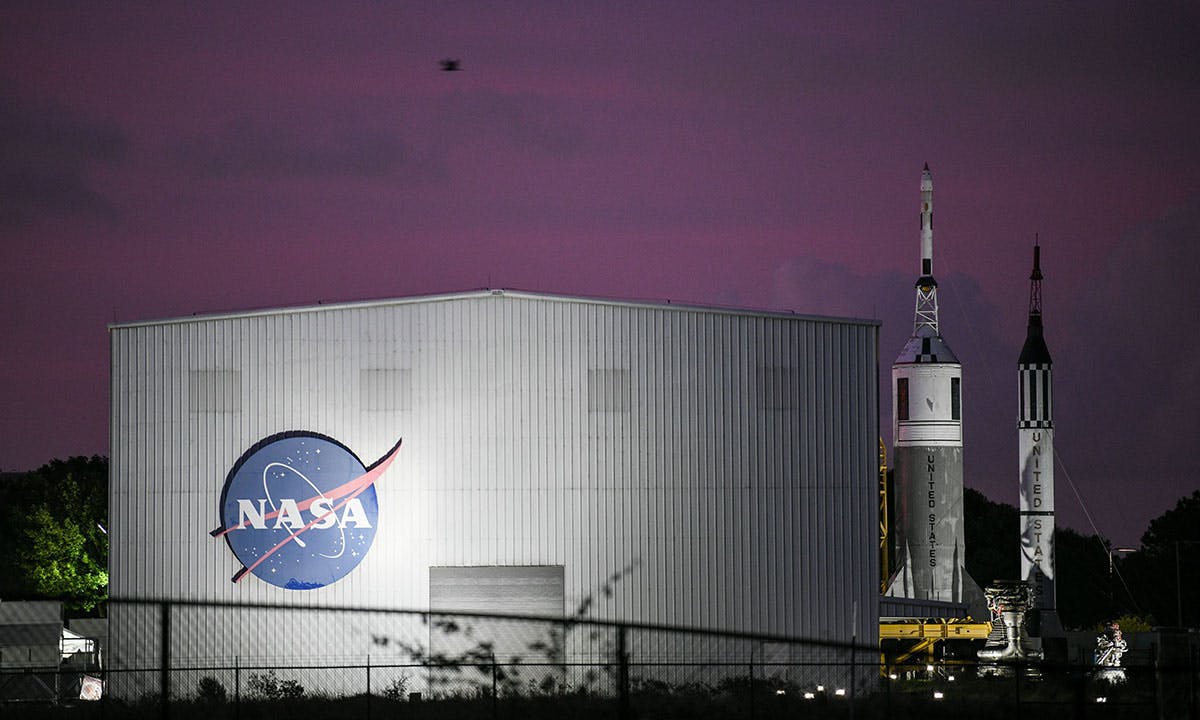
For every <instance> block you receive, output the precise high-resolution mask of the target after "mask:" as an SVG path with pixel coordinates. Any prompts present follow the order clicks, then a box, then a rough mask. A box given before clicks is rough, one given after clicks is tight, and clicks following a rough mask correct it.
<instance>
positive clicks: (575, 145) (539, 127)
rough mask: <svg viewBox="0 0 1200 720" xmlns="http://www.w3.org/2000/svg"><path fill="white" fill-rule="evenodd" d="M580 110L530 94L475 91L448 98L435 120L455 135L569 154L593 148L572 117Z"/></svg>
mask: <svg viewBox="0 0 1200 720" xmlns="http://www.w3.org/2000/svg"><path fill="white" fill-rule="evenodd" d="M585 104H586V103H585ZM584 112H586V108H584V107H582V106H579V107H572V106H571V104H570V103H568V102H565V101H562V100H558V99H554V98H550V97H547V96H544V95H540V94H536V93H520V94H516V93H503V92H496V91H492V90H477V91H474V92H470V93H465V94H463V95H461V96H457V97H455V98H453V99H451V100H448V101H447V102H446V103H445V105H444V107H443V109H442V113H441V117H442V120H441V124H442V125H443V127H447V128H452V129H454V131H455V132H456V133H464V134H467V135H474V134H488V135H494V136H496V137H497V139H500V140H503V141H506V142H508V143H512V144H513V145H515V146H517V147H520V148H524V149H527V150H532V151H535V152H538V153H541V154H543V155H546V156H549V157H553V158H574V157H579V156H583V155H587V154H589V153H591V152H592V151H594V150H595V149H597V143H596V142H595V141H594V140H593V138H592V137H591V136H590V135H589V134H588V132H587V131H585V130H584V127H583V124H582V123H581V122H576V121H575V120H574V119H573V117H574V115H576V114H579V113H584Z"/></svg>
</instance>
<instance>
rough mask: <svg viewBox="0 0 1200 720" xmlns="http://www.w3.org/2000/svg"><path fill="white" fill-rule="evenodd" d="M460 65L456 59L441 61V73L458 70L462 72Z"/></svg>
mask: <svg viewBox="0 0 1200 720" xmlns="http://www.w3.org/2000/svg"><path fill="white" fill-rule="evenodd" d="M461 65H462V63H461V62H460V61H459V60H458V58H454V59H446V60H443V61H442V71H443V72H456V71H458V70H462V67H461Z"/></svg>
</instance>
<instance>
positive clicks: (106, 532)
mask: <svg viewBox="0 0 1200 720" xmlns="http://www.w3.org/2000/svg"><path fill="white" fill-rule="evenodd" d="M96 527H98V528H100V532H102V533H104V534H105V535H107V534H108V531H107V530H105V529H104V526H103V525H101V524H100V523H96Z"/></svg>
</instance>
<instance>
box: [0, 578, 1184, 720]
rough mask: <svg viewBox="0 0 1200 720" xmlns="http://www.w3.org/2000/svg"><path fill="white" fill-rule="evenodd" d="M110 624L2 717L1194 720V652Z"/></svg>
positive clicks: (35, 676)
mask: <svg viewBox="0 0 1200 720" xmlns="http://www.w3.org/2000/svg"><path fill="white" fill-rule="evenodd" d="M109 628H110V629H109V634H110V637H109V639H108V642H107V647H105V648H101V649H100V650H99V651H98V652H97V657H96V658H94V659H95V660H102V662H94V663H92V664H91V665H88V666H83V665H79V664H78V659H76V658H72V659H70V660H69V661H64V663H66V662H70V663H76V664H74V665H72V664H63V663H58V664H50V663H47V664H44V665H42V666H37V667H34V666H33V665H28V664H27V665H25V666H20V667H17V666H6V665H3V664H0V717H3V718H5V720H9V718H11V719H13V720H22V719H23V718H30V719H31V720H33V719H36V720H51V719H52V718H57V717H64V718H68V717H70V718H76V717H77V718H89V719H90V718H105V719H106V718H113V719H118V718H119V719H120V720H136V719H137V718H142V717H145V718H167V719H173V720H180V719H182V718H197V719H203V720H218V719H220V718H232V719H234V720H255V719H257V718H275V719H276V720H277V718H279V717H281V716H283V715H293V714H294V715H303V716H304V717H305V718H306V720H307V719H310V718H311V719H312V720H321V718H324V717H329V718H344V717H354V718H357V719H358V720H363V719H365V720H371V719H373V718H439V719H454V718H480V719H488V720H500V719H506V720H507V719H509V718H514V719H515V718H571V719H572V720H588V719H590V718H614V719H620V720H625V719H626V718H646V719H649V718H697V719H703V718H736V719H740V718H746V719H753V720H760V719H771V718H810V717H811V718H823V717H829V718H834V717H837V718H876V717H878V718H885V717H886V718H905V717H918V716H919V717H921V718H943V717H944V718H959V717H971V718H973V720H986V719H987V718H998V719H999V718H1004V719H1005V720H1010V719H1012V718H1043V717H1044V718H1055V719H1056V720H1063V719H1064V718H1071V717H1076V718H1082V717H1088V718H1109V717H1113V718H1147V719H1151V718H1153V719H1156V720H1157V719H1159V718H1189V717H1190V718H1195V717H1197V677H1196V667H1197V665H1196V658H1195V656H1194V653H1190V654H1188V655H1187V657H1185V658H1183V661H1182V662H1178V663H1174V664H1172V665H1169V666H1168V665H1163V664H1158V665H1151V666H1145V667H1130V668H1124V669H1120V670H1117V671H1112V670H1107V671H1101V670H1098V669H1097V668H1094V667H1092V666H1078V665H1070V666H1067V665H1064V666H1054V665H1048V664H1042V665H1038V666H1030V667H1021V666H1014V665H1003V666H983V665H974V664H958V665H955V664H950V663H939V664H933V665H926V664H905V665H892V664H889V663H887V662H884V661H881V658H880V655H879V652H878V649H877V647H873V646H870V645H850V644H843V643H836V642H829V641H822V640H814V639H800V638H782V637H776V636H766V635H754V634H740V633H731V632H722V631H711V630H698V629H685V628H672V627H660V626H653V625H646V624H635V623H617V622H607V621H599V620H592V619H581V618H575V619H567V620H564V619H561V618H525V617H508V616H492V615H484V614H477V613H475V614H469V613H463V614H433V613H426V612H400V611H388V610H359V609H355V610H345V609H337V608H316V609H314V608H294V607H273V606H265V605H232V604H230V605H220V604H209V603H181V602H170V603H163V602H153V603H151V602H115V601H114V602H113V603H111V604H110V607H109ZM271 638H274V639H275V642H274V643H273V642H272V641H271ZM272 649H274V650H276V651H277V652H271V650H272ZM88 678H95V679H96V681H98V682H103V688H104V692H103V693H102V694H101V695H100V696H99V697H100V699H99V700H98V701H91V702H88V701H83V700H81V699H80V696H81V693H82V692H83V691H84V690H85V687H84V685H85V684H86V683H87V682H88ZM30 687H32V688H34V690H36V692H32V693H31V692H28V690H29V688H30ZM22 693H25V694H24V695H23V696H22Z"/></svg>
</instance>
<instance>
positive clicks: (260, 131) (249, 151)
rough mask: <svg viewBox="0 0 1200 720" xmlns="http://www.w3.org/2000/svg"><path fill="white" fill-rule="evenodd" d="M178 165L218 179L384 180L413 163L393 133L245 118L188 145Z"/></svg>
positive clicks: (181, 153) (179, 155)
mask: <svg viewBox="0 0 1200 720" xmlns="http://www.w3.org/2000/svg"><path fill="white" fill-rule="evenodd" d="M178 157H179V159H180V161H181V162H182V163H183V164H185V165H187V166H191V167H192V168H194V169H195V170H196V171H197V172H199V173H201V174H205V175H211V176H213V177H218V178H246V177H252V178H265V179H272V180H275V179H284V178H319V177H359V178H385V177H390V176H394V175H396V174H397V173H398V172H399V171H400V170H401V168H403V167H405V166H409V165H411V164H412V157H413V156H412V152H411V150H410V148H409V147H408V146H407V145H406V144H405V143H403V142H402V141H401V140H400V139H399V138H397V137H396V136H395V134H393V133H391V132H388V131H382V130H375V129H362V128H357V127H347V126H342V127H334V128H332V129H327V128H309V127H302V126H300V124H288V123H284V122H262V121H259V120H256V119H253V118H250V117H242V118H239V119H238V120H235V121H233V122H230V123H228V124H226V125H225V126H224V127H222V128H221V129H220V130H218V131H216V132H215V133H213V134H211V135H207V136H203V137H198V138H194V139H192V140H190V141H188V142H185V143H184V144H183V145H182V146H181V147H180V149H179V152H178Z"/></svg>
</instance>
